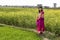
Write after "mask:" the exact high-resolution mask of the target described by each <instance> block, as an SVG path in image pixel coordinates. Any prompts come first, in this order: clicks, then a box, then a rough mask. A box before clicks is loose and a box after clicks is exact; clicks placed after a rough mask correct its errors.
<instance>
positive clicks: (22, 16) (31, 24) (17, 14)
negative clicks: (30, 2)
mask: <svg viewBox="0 0 60 40" xmlns="http://www.w3.org/2000/svg"><path fill="white" fill-rule="evenodd" d="M0 9H1V10H0V23H2V24H8V25H14V26H19V27H25V28H36V18H37V16H38V10H37V8H0ZM44 12H45V14H44V15H45V16H44V18H45V20H44V21H45V29H46V30H47V31H50V32H53V33H55V34H58V35H60V9H44Z"/></svg>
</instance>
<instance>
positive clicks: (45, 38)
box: [0, 24, 50, 40]
mask: <svg viewBox="0 0 60 40" xmlns="http://www.w3.org/2000/svg"><path fill="white" fill-rule="evenodd" d="M4 25H5V24H0V26H4ZM7 26H9V25H7ZM10 27H13V28H17V29H22V30H27V31H33V32H35V33H36V34H38V33H37V31H36V29H31V28H22V27H16V26H10ZM45 33H46V32H45ZM41 37H42V38H43V40H50V39H49V38H47V37H44V35H42V36H41Z"/></svg>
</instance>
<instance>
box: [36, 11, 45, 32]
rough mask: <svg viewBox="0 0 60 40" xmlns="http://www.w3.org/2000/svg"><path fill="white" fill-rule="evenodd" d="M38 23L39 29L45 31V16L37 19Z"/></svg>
mask: <svg viewBox="0 0 60 40" xmlns="http://www.w3.org/2000/svg"><path fill="white" fill-rule="evenodd" d="M40 13H41V15H42V14H44V12H43V11H41V12H40ZM36 25H37V31H44V29H45V28H44V17H43V18H42V17H40V18H39V19H37V21H36Z"/></svg>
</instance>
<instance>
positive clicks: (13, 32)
mask: <svg viewBox="0 0 60 40" xmlns="http://www.w3.org/2000/svg"><path fill="white" fill-rule="evenodd" d="M0 40H41V38H40V37H38V36H37V35H36V34H35V33H34V32H30V31H26V30H22V29H16V28H12V27H9V26H5V25H4V26H0Z"/></svg>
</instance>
